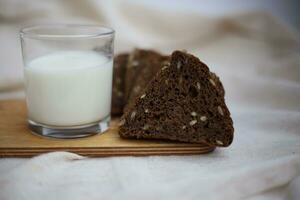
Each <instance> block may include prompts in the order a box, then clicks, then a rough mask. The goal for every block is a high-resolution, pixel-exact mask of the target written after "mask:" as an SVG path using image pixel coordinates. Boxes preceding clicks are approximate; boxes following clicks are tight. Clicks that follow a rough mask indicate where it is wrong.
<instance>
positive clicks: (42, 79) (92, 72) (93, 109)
mask: <svg viewBox="0 0 300 200" xmlns="http://www.w3.org/2000/svg"><path fill="white" fill-rule="evenodd" d="M112 65H113V63H112V60H109V59H108V58H106V57H104V56H102V55H100V54H99V53H96V52H92V51H64V52H57V53H54V54H49V55H45V56H42V57H38V58H36V59H34V60H32V61H31V62H29V63H28V64H27V65H26V66H25V81H26V83H25V84H26V96H27V106H28V112H29V113H28V114H29V119H30V120H33V121H34V122H38V123H42V124H45V125H52V126H74V125H84V124H89V123H92V122H97V121H99V120H101V119H103V118H105V117H107V116H109V114H110V106H111V89H112Z"/></svg>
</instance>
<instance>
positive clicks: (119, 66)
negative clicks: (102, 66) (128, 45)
mask: <svg viewBox="0 0 300 200" xmlns="http://www.w3.org/2000/svg"><path fill="white" fill-rule="evenodd" d="M128 57H129V55H128V54H127V53H123V54H119V55H117V56H116V57H115V58H114V71H113V87H112V105H111V113H112V115H114V116H117V115H122V113H123V108H124V105H125V74H126V66H127V62H128Z"/></svg>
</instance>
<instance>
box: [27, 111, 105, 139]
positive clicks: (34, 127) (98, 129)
mask: <svg viewBox="0 0 300 200" xmlns="http://www.w3.org/2000/svg"><path fill="white" fill-rule="evenodd" d="M109 122H110V117H109V116H108V117H106V118H104V119H103V120H101V121H99V122H95V123H91V124H86V125H82V126H71V127H58V126H49V125H44V124H40V123H37V122H34V121H32V120H28V127H29V129H30V130H31V131H32V132H33V133H34V134H38V135H41V136H45V137H52V138H63V139H72V138H82V137H87V136H91V135H95V134H99V133H103V132H105V131H106V130H107V129H108V127H109Z"/></svg>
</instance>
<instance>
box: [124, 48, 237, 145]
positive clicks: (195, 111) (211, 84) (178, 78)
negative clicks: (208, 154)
mask: <svg viewBox="0 0 300 200" xmlns="http://www.w3.org/2000/svg"><path fill="white" fill-rule="evenodd" d="M170 63H171V64H170V66H169V67H167V66H166V67H163V68H162V69H161V70H160V71H159V72H158V73H157V74H156V76H155V77H154V78H153V79H152V80H151V81H150V83H149V84H148V85H147V87H146V88H145V89H144V90H143V92H142V94H141V95H140V96H139V97H138V98H136V100H135V102H134V104H133V106H132V107H130V109H128V110H127V111H126V112H125V113H124V115H123V116H122V118H121V121H120V129H119V134H120V136H121V137H123V138H137V139H139V138H144V139H167V140H175V141H183V142H190V143H206V144H209V145H212V146H221V147H225V146H229V145H230V144H231V142H232V140H233V132H234V128H233V121H232V119H231V117H230V112H229V110H228V108H227V106H226V104H225V100H224V89H223V86H222V87H221V82H220V81H219V79H218V78H217V77H216V76H215V75H214V74H212V73H210V71H209V68H208V67H207V66H206V65H205V64H204V63H202V62H201V61H200V60H199V59H198V58H196V57H194V56H193V55H190V54H187V53H184V52H180V51H175V52H173V53H172V56H171V61H170ZM216 80H217V81H216Z"/></svg>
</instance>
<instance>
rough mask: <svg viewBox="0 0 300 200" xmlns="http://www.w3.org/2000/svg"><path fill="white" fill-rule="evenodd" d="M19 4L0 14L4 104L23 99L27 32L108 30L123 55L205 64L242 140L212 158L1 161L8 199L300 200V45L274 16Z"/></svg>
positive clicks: (0, 190)
mask: <svg viewBox="0 0 300 200" xmlns="http://www.w3.org/2000/svg"><path fill="white" fill-rule="evenodd" d="M12 2H14V3H15V4H16V5H18V6H16V5H15V6H13V8H10V7H5V6H0V13H1V15H0V16H1V17H2V18H0V20H3V21H5V22H6V23H2V24H1V25H0V43H1V45H3V46H0V56H1V59H0V65H1V68H0V91H2V92H3V93H2V94H1V93H0V98H14V97H22V92H19V93H17V94H16V93H14V92H15V91H16V88H20V85H21V81H22V66H21V57H20V49H19V44H18V42H17V40H16V39H17V32H16V30H17V29H18V27H20V26H21V25H24V24H26V23H28V21H39V22H55V21H57V20H62V19H63V21H62V22H74V21H75V20H76V22H82V23H83V22H93V23H106V24H109V25H111V26H112V27H114V28H115V29H116V33H117V35H116V37H117V39H116V50H117V52H119V51H123V50H129V49H131V48H133V47H134V46H138V47H147V48H148V47H150V48H155V49H161V51H163V52H165V53H170V52H171V51H172V50H174V49H187V50H188V51H189V52H192V53H194V54H196V55H198V56H199V58H200V59H201V60H203V61H204V62H206V63H207V64H208V65H209V66H210V68H211V70H212V71H214V72H216V73H217V74H218V75H219V76H220V77H221V80H222V81H223V83H224V86H225V89H226V102H227V104H228V106H229V108H230V110H231V112H232V117H233V120H234V127H235V138H234V142H233V144H232V145H231V146H230V147H229V148H226V149H225V148H224V149H223V148H222V149H217V150H216V151H214V152H213V153H210V154H206V155H193V156H149V157H110V158H86V157H81V156H78V155H75V154H72V153H67V152H55V153H50V154H44V155H41V156H38V157H35V158H32V159H17V158H15V159H13V158H10V159H1V160H0V199H1V200H2V199H4V200H11V199H14V200H16V199H25V200H26V199H28V200H29V199H30V200H35V199H44V200H47V199H64V200H68V199H72V200H74V199H75V200H76V199H233V200H235V199H251V200H269V199H272V200H273V199H275V200H282V199H287V200H288V199H295V200H296V199H300V192H299V191H300V135H299V134H300V112H299V111H300V58H299V51H300V42H299V37H298V36H297V35H294V34H292V33H290V32H289V31H288V30H287V28H286V27H285V26H284V25H282V24H280V23H278V22H277V20H275V19H274V18H273V17H271V16H270V15H268V14H265V13H259V12H256V13H246V14H237V15H231V16H226V17H205V16H202V15H200V14H199V13H196V12H189V13H186V12H185V11H180V10H179V9H177V10H176V8H174V9H173V10H168V9H162V8H160V7H153V6H150V5H148V6H144V5H142V4H140V3H136V2H135V3H134V2H124V1H107V2H98V1H72V3H71V1H47V3H45V4H42V3H40V4H30V3H28V2H29V1H26V3H24V5H21V3H20V2H19V1H15V0H14V1H12ZM6 4H10V5H11V4H12V3H11V1H10V2H6ZM6 4H5V2H4V3H3V5H6ZM29 5H31V6H29ZM16 7H17V9H18V10H19V11H18V12H17V13H18V14H16V15H12V12H10V11H11V10H9V9H16ZM78 8H80V9H78ZM73 16H75V17H73ZM25 20H28V21H27V22H26V21H25ZM19 91H20V90H19ZM0 142H1V141H0Z"/></svg>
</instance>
